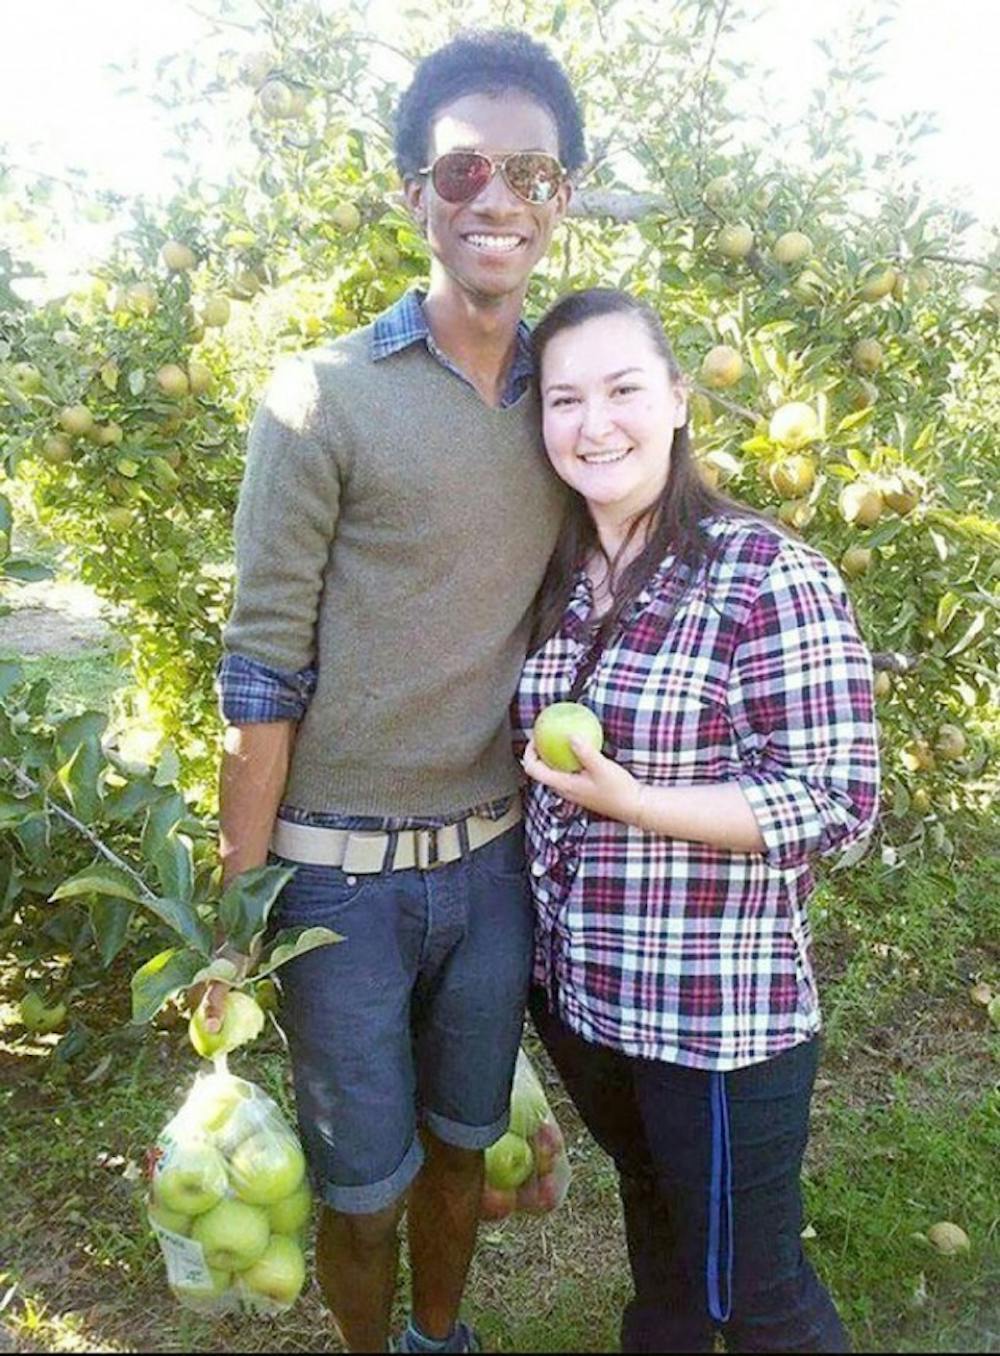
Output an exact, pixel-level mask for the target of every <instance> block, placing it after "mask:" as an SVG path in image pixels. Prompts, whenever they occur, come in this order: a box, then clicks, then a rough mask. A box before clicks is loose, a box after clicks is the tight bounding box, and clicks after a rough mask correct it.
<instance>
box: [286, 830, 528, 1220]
mask: <svg viewBox="0 0 1000 1356" xmlns="http://www.w3.org/2000/svg"><path fill="white" fill-rule="evenodd" d="M275 860H279V861H283V860H284V859H282V858H277V859H275ZM289 865H295V863H289ZM296 926H323V927H329V928H333V929H334V931H336V932H339V933H340V934H341V935H342V936H343V938H344V940H343V941H342V942H338V943H335V944H334V945H332V946H325V947H320V948H318V949H317V950H315V951H311V952H308V953H307V954H306V955H304V956H300V957H298V958H297V959H296V960H294V961H291V962H289V963H288V964H287V965H285V966H283V967H282V969H281V970H280V972H279V975H280V980H281V1000H280V1007H279V1012H278V1017H279V1021H280V1024H281V1026H282V1029H283V1030H284V1032H285V1035H286V1037H287V1039H288V1044H289V1049H290V1053H291V1058H292V1068H293V1074H294V1079H295V1095H296V1103H297V1108H298V1119H299V1131H300V1134H301V1138H302V1144H303V1148H304V1149H305V1152H306V1157H307V1159H308V1161H309V1167H310V1175H311V1177H312V1180H313V1185H314V1187H315V1188H316V1191H317V1194H318V1195H319V1196H320V1197H321V1198H322V1199H323V1200H324V1201H325V1202H326V1203H327V1204H328V1205H330V1206H332V1207H333V1208H334V1209H335V1210H338V1211H342V1212H344V1213H348V1214H371V1213H373V1212H374V1211H376V1210H381V1209H382V1208H383V1207H385V1206H388V1205H390V1204H391V1203H392V1202H393V1201H394V1200H396V1199H397V1198H398V1197H399V1196H400V1195H401V1194H402V1193H403V1192H404V1191H405V1190H406V1188H407V1187H408V1186H409V1185H410V1183H411V1182H412V1180H413V1178H414V1177H415V1176H416V1174H417V1172H418V1171H419V1169H420V1165H421V1163H422V1162H423V1149H422V1146H421V1140H420V1134H419V1126H420V1125H421V1123H422V1124H423V1125H425V1126H426V1128H427V1129H428V1130H430V1131H431V1132H432V1133H433V1134H434V1135H436V1136H437V1137H438V1138H439V1139H441V1140H443V1141H444V1142H445V1143H447V1144H451V1145H455V1146H457V1147H459V1148H464V1149H484V1148H487V1147H488V1146H489V1145H490V1144H492V1143H494V1142H495V1141H496V1140H497V1139H499V1138H500V1136H501V1135H502V1134H503V1133H504V1131H505V1130H506V1129H507V1124H508V1116H509V1101H510V1089H511V1082H512V1079H513V1073H514V1064H515V1061H516V1059H517V1049H518V1045H519V1043H520V1040H521V1031H522V1024H523V1019H524V1008H525V1000H526V996H527V989H528V980H529V975H530V969H531V948H532V929H533V910H532V901H531V889H530V886H529V884H528V879H527V873H526V870H525V862H524V846H523V828H522V826H521V825H520V824H518V825H516V826H515V827H514V828H513V829H511V830H509V831H508V832H507V833H504V834H501V835H500V836H499V837H498V838H495V839H493V841H492V842H489V843H486V844H485V845H484V846H483V847H481V848H477V849H476V850H475V851H474V852H472V853H470V854H469V855H467V856H466V857H465V858H462V859H460V860H458V861H455V862H449V863H448V864H447V865H445V866H440V867H437V868H436V869H435V870H433V871H419V870H407V871H391V872H385V873H383V874H381V875H358V876H348V875H345V873H344V872H343V871H341V870H340V869H339V868H338V867H332V866H305V865H299V867H298V870H297V872H296V874H295V876H294V878H293V879H292V880H291V881H290V882H289V884H288V885H287V886H286V887H285V889H284V891H283V892H282V894H281V896H280V897H279V899H278V901H277V903H276V905H275V908H274V912H273V915H272V928H275V929H279V928H286V927H296Z"/></svg>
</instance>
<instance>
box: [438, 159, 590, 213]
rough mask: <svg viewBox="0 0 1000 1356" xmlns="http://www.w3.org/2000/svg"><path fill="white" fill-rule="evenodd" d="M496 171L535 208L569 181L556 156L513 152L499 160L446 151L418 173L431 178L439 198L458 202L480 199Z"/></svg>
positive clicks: (524, 200)
mask: <svg viewBox="0 0 1000 1356" xmlns="http://www.w3.org/2000/svg"><path fill="white" fill-rule="evenodd" d="M497 170H499V171H500V173H501V174H502V175H503V181H504V183H505V184H506V185H507V187H508V188H509V189H510V191H511V192H512V193H515V194H516V195H517V196H518V197H519V198H520V199H521V200H522V201H523V202H528V203H531V204H532V205H533V206H538V205H539V204H541V203H546V202H551V201H552V199H553V198H554V197H555V195H556V193H557V192H558V191H559V185H560V184H561V183H562V181H563V180H564V179H565V178H566V171H565V170H564V169H563V167H562V165H560V163H559V161H558V160H557V159H556V157H555V156H554V155H547V154H546V153H545V152H544V151H514V152H513V153H512V154H511V155H504V156H500V157H499V159H497V160H493V159H491V157H490V156H488V155H481V154H480V152H479V151H445V153H444V154H443V155H439V156H438V158H437V159H436V160H435V161H434V163H433V165H427V166H426V168H424V169H422V170H420V171H418V172H419V173H420V174H429V175H430V176H431V183H432V184H433V185H434V191H435V192H436V193H437V195H438V197H440V198H443V199H444V200H445V202H450V203H458V202H471V201H472V199H473V198H475V197H478V195H479V194H480V193H482V191H483V189H484V188H485V187H486V185H487V184H488V183H489V182H490V180H491V179H492V178H493V176H494V174H496V172H497Z"/></svg>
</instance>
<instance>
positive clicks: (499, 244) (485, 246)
mask: <svg viewBox="0 0 1000 1356" xmlns="http://www.w3.org/2000/svg"><path fill="white" fill-rule="evenodd" d="M465 239H466V241H467V242H468V243H469V244H470V245H471V246H472V247H473V249H477V250H498V251H501V252H503V253H506V252H507V251H508V250H516V249H517V247H518V245H520V243H521V237H520V236H519V235H467V236H466V237H465Z"/></svg>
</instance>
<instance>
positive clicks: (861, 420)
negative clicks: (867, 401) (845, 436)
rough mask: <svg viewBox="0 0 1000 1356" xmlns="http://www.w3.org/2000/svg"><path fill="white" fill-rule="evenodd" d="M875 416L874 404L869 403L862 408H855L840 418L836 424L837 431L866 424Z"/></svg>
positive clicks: (844, 431)
mask: <svg viewBox="0 0 1000 1356" xmlns="http://www.w3.org/2000/svg"><path fill="white" fill-rule="evenodd" d="M874 417H875V406H874V405H869V406H867V407H866V408H865V409H863V410H855V412H854V413H853V414H849V415H847V416H846V417H845V418H844V419H841V421H840V423H839V424H838V425H837V432H838V433H846V432H847V431H848V430H849V429H852V428H858V427H860V425H861V424H867V423H869V422H870V420H872V419H874Z"/></svg>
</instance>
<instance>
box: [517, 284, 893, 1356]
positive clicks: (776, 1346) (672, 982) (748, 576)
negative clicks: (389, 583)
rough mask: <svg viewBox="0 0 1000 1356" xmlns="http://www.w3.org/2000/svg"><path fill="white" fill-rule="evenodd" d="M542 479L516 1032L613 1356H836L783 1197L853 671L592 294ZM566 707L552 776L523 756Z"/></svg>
mask: <svg viewBox="0 0 1000 1356" xmlns="http://www.w3.org/2000/svg"><path fill="white" fill-rule="evenodd" d="M534 343H535V350H536V358H537V370H538V382H539V388H540V395H541V401H542V413H543V421H544V437H545V445H546V450H547V452H548V455H549V458H550V460H551V462H552V464H553V466H554V468H555V470H556V471H557V472H558V474H559V475H560V476H561V477H562V479H563V480H564V481H566V482H567V484H568V485H569V486H570V487H571V488H572V490H574V491H575V494H574V496H573V499H574V505H573V512H572V514H571V516H570V519H569V521H568V523H567V525H566V528H565V530H564V533H563V537H562V540H561V542H560V545H559V548H558V550H557V554H556V557H555V559H554V561H553V564H552V568H551V571H550V575H549V579H548V581H547V584H546V588H545V591H544V596H543V597H542V599H541V605H540V609H539V622H538V628H537V635H536V644H535V648H534V651H533V653H532V655H531V656H530V657H529V660H528V663H527V666H526V668H525V671H524V676H523V679H522V683H521V687H520V691H519V694H518V697H517V700H516V703H515V725H516V726H517V728H518V730H519V731H520V738H521V739H522V742H525V743H526V747H525V748H524V757H523V762H524V767H525V771H526V772H527V774H528V777H529V782H528V791H527V834H528V850H529V860H530V863H531V874H532V881H533V885H534V891H535V901H536V906H537V929H536V940H537V949H536V963H535V985H534V988H533V992H532V1014H533V1017H534V1020H535V1023H536V1026H537V1027H538V1030H539V1033H540V1035H541V1037H542V1039H543V1041H544V1042H545V1045H546V1047H547V1049H548V1050H549V1053H550V1054H551V1056H552V1058H553V1061H554V1062H555V1064H556V1066H557V1068H558V1069H559V1071H560V1073H561V1075H562V1077H563V1079H564V1081H565V1083H566V1086H567V1088H568V1090H569V1092H570V1094H571V1096H572V1097H573V1099H574V1101H575V1103H576V1105H577V1107H578V1108H579V1111H580V1113H581V1115H582V1117H583V1119H584V1121H585V1122H586V1124H587V1125H588V1127H589V1128H590V1130H591V1132H592V1133H593V1135H594V1137H595V1138H596V1139H597V1141H598V1143H599V1144H601V1145H602V1146H603V1148H605V1149H606V1150H607V1152H608V1153H610V1154H611V1156H612V1157H613V1159H614V1161H615V1165H616V1167H617V1169H618V1174H619V1180H620V1186H621V1195H622V1200H623V1204H624V1210H625V1224H626V1234H627V1240H628V1249H629V1259H630V1263H631V1268H632V1275H633V1280H634V1286H635V1295H634V1297H633V1299H632V1300H631V1302H630V1303H629V1305H628V1306H627V1308H626V1311H625V1314H624V1317H623V1322H622V1346H623V1349H624V1350H626V1351H710V1350H712V1349H713V1343H714V1340H715V1335H716V1333H717V1332H718V1331H720V1330H721V1332H722V1333H723V1334H724V1336H725V1339H726V1342H727V1344H728V1346H729V1348H730V1349H731V1350H734V1351H824V1352H825V1351H843V1350H846V1349H847V1348H848V1340H847V1335H846V1333H845V1331H844V1329H843V1326H842V1324H841V1322H840V1320H839V1318H838V1316H837V1313H836V1310H835V1308H834V1306H833V1303H832V1301H831V1299H830V1297H829V1295H828V1294H827V1292H826V1290H825V1289H824V1288H823V1286H822V1285H821V1284H820V1282H819V1280H818V1279H817V1277H816V1275H815V1273H814V1272H813V1270H812V1268H811V1267H810V1266H809V1264H808V1262H807V1261H806V1259H805V1257H804V1255H803V1251H802V1245H801V1242H800V1233H801V1227H802V1215H801V1196H800V1182H799V1179H800V1170H801V1161H802V1154H803V1150H804V1147H805V1143H806V1137H807V1127H808V1116H809V1103H810V1097H811V1093H812V1085H813V1080H814V1077H815V1071H816V1062H817V1057H818V1042H817V1034H818V1031H819V1026H820V1019H819V1007H818V999H817V993H816V984H815V979H814V975H813V967H812V958H811V948H810V934H809V923H808V918H807V914H806V900H807V897H808V895H809V893H810V890H811V888H812V874H811V868H810V863H811V860H812V858H813V857H814V856H815V855H817V854H824V853H835V852H839V851H841V850H843V849H844V848H845V847H847V846H848V845H849V844H850V843H852V842H854V841H856V840H858V839H859V838H861V837H863V836H864V835H865V834H867V833H868V832H869V831H870V829H871V826H872V823H873V820H874V816H875V813H876V806H877V799H878V759H877V745H876V736H875V729H874V720H873V714H872V692H871V667H870V662H869V656H868V653H867V651H866V649H865V646H864V645H863V643H862V641H861V640H860V638H859V636H858V633H857V630H856V628H855V624H854V621H853V617H852V614H851V609H850V605H849V602H848V599H847V596H846V594H845V591H844V588H843V585H842V583H841V581H840V578H839V576H838V574H837V572H836V570H834V569H833V567H832V566H831V565H830V564H829V562H828V561H826V560H825V559H824V558H823V557H822V556H821V555H820V554H819V553H817V552H816V551H813V550H811V549H810V548H808V547H807V546H805V545H804V544H803V543H801V542H800V541H798V540H797V539H793V538H792V537H790V536H789V535H787V534H785V533H783V532H782V531H781V530H780V529H779V528H778V527H776V526H775V525H774V524H773V523H772V522H771V521H770V520H769V519H766V518H764V517H762V516H760V515H757V514H754V513H752V512H751V511H750V510H749V509H746V508H742V507H740V506H738V505H736V504H734V503H733V502H731V501H729V500H727V499H726V498H725V497H723V496H722V495H720V494H718V493H717V492H716V491H714V490H712V489H711V488H709V486H708V485H707V484H706V483H705V481H704V480H703V479H702V477H701V475H700V473H699V470H698V467H697V464H696V462H695V460H694V457H693V454H692V449H691V439H690V433H689V429H688V422H687V393H686V390H685V385H684V381H683V377H682V374H681V372H680V369H679V368H678V365H677V363H676V360H675V359H674V356H673V354H672V352H671V350H670V347H669V345H668V343H667V340H666V338H665V336H664V333H663V329H662V326H661V324H660V322H659V319H658V317H657V316H656V315H655V313H654V312H653V311H651V310H650V309H649V308H648V307H646V306H645V305H644V304H642V303H640V302H638V301H636V300H635V299H634V298H632V297H630V296H628V295H626V294H623V293H620V292H616V291H612V290H608V289H594V290H591V291H587V292H582V293H578V294H574V295H572V296H569V297H567V298H565V299H564V300H562V301H561V302H559V303H558V304H557V305H556V306H555V307H554V308H553V309H552V310H551V311H550V312H549V313H548V315H547V316H546V317H545V318H544V319H543V320H542V322H541V323H540V324H539V326H538V327H537V329H536V330H535V336H534ZM565 700H578V701H580V702H582V703H583V704H584V705H586V706H588V707H589V708H591V709H592V710H593V711H594V712H595V713H596V714H597V715H598V717H599V718H600V720H601V722H602V725H603V729H604V736H605V743H604V748H603V751H602V752H594V751H593V750H592V749H591V748H590V747H589V746H587V745H586V744H584V743H580V742H578V741H574V744H573V749H574V752H575V754H576V756H577V759H578V761H579V763H580V765H581V766H580V769H579V770H578V771H576V772H558V771H554V770H553V769H552V768H550V767H548V766H547V765H546V764H545V763H544V762H542V760H541V758H540V757H539V755H538V751H537V749H536V748H535V746H534V744H533V742H531V740H530V739H529V738H528V736H529V732H530V731H531V729H532V726H533V724H534V721H535V719H536V717H537V716H538V714H539V712H540V711H541V710H542V709H543V708H544V707H546V706H548V705H549V704H551V703H552V702H555V701H565Z"/></svg>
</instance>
